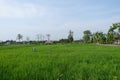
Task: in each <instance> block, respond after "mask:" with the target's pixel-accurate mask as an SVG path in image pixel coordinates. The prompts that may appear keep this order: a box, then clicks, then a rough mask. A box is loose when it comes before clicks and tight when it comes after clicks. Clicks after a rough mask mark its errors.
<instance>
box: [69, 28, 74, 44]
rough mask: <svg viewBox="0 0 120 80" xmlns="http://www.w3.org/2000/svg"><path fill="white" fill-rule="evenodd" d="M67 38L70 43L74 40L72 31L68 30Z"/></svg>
mask: <svg viewBox="0 0 120 80" xmlns="http://www.w3.org/2000/svg"><path fill="white" fill-rule="evenodd" d="M68 40H69V42H70V43H71V42H73V41H74V39H73V32H72V31H71V30H70V31H69V35H68Z"/></svg>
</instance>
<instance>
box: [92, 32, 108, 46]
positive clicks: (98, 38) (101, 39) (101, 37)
mask: <svg viewBox="0 0 120 80" xmlns="http://www.w3.org/2000/svg"><path fill="white" fill-rule="evenodd" d="M93 42H94V43H100V44H103V43H106V36H105V34H103V32H96V33H94V34H93Z"/></svg>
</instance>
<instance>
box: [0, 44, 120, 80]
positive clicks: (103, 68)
mask: <svg viewBox="0 0 120 80" xmlns="http://www.w3.org/2000/svg"><path fill="white" fill-rule="evenodd" d="M33 47H36V49H37V51H36V52H33V51H32V48H33ZM57 79H61V80H120V47H119V46H100V45H94V44H66V45H60V44H59V45H28V46H22V45H12V46H0V80H57Z"/></svg>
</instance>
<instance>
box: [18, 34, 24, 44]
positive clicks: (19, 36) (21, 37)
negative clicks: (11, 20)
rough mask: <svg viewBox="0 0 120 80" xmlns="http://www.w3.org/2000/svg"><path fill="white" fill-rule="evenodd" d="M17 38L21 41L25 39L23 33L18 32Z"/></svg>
mask: <svg viewBox="0 0 120 80" xmlns="http://www.w3.org/2000/svg"><path fill="white" fill-rule="evenodd" d="M17 39H18V40H19V42H20V41H21V40H22V39H23V35H21V34H18V35H17Z"/></svg>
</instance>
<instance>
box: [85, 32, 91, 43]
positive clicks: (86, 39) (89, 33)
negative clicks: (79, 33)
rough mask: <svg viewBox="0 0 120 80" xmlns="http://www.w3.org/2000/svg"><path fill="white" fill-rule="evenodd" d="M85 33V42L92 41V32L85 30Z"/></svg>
mask: <svg viewBox="0 0 120 80" xmlns="http://www.w3.org/2000/svg"><path fill="white" fill-rule="evenodd" d="M83 33H84V36H83V41H84V42H85V43H89V42H91V32H90V31H89V30H86V31H84V32H83Z"/></svg>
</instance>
